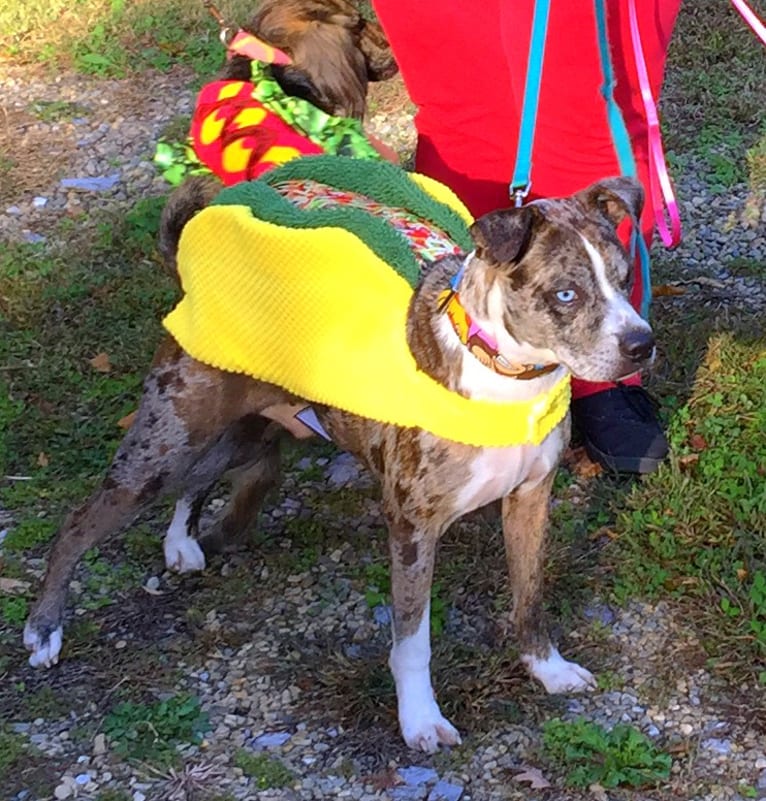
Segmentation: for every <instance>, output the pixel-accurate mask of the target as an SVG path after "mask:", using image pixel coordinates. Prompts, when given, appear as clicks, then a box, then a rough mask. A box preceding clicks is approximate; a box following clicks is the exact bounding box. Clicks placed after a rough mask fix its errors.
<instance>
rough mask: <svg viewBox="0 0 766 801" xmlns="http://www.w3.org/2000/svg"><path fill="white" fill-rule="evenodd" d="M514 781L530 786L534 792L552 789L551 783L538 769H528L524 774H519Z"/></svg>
mask: <svg viewBox="0 0 766 801" xmlns="http://www.w3.org/2000/svg"><path fill="white" fill-rule="evenodd" d="M513 780H514V781H515V782H524V783H525V784H529V786H530V787H531V788H532V789H533V790H544V789H545V788H546V787H550V786H551V783H550V782H549V781H548V779H546V778H545V776H543V774H542V773H541V772H540V770H539V769H538V768H527V769H526V770H525V771H523V772H522V773H517V774H516V775H515V776H514V777H513Z"/></svg>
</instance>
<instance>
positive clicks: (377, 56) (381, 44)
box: [359, 20, 399, 81]
mask: <svg viewBox="0 0 766 801" xmlns="http://www.w3.org/2000/svg"><path fill="white" fill-rule="evenodd" d="M359 49H360V50H361V51H362V53H363V54H364V59H365V61H366V62H367V78H368V79H369V80H370V81H385V80H388V79H389V78H393V77H394V75H396V73H397V72H399V67H398V66H397V63H396V60H395V59H394V54H393V53H392V52H391V46H390V45H389V44H388V40H387V39H386V34H385V33H383V29H382V28H381V27H380V25H379V24H378V23H377V22H372V21H371V20H363V22H362V30H361V33H360V35H359Z"/></svg>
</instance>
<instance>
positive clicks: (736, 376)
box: [608, 334, 766, 683]
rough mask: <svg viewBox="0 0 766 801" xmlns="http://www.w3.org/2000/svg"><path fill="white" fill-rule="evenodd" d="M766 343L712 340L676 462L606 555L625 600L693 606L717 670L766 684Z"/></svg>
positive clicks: (683, 411) (623, 519)
mask: <svg viewBox="0 0 766 801" xmlns="http://www.w3.org/2000/svg"><path fill="white" fill-rule="evenodd" d="M764 430H766V346H765V345H764V342H763V340H748V339H737V338H736V337H734V336H733V335H732V334H718V335H714V336H713V337H712V338H711V340H710V342H709V345H708V351H707V355H706V358H705V361H704V364H703V365H702V366H701V367H700V368H699V371H698V374H697V378H696V381H695V384H694V388H693V392H692V395H691V397H690V399H689V400H688V402H687V403H685V404H684V405H682V406H681V407H680V408H679V409H678V411H677V412H676V413H675V414H674V415H673V417H672V419H671V424H670V428H669V438H670V441H671V445H672V450H673V454H672V456H671V459H670V460H669V462H668V463H667V464H666V465H664V466H663V467H662V468H661V469H660V470H659V471H658V472H657V473H655V474H653V475H651V476H648V477H647V478H646V479H645V480H644V481H642V482H641V483H639V484H637V485H636V486H635V487H634V489H633V491H632V492H631V493H630V494H629V495H628V496H627V498H626V499H625V503H624V508H623V509H622V510H621V511H620V513H619V514H618V517H617V521H616V525H615V530H616V532H617V534H618V539H617V540H616V541H615V542H614V543H613V544H612V546H611V547H610V549H609V557H608V558H609V561H610V563H611V564H612V566H613V568H614V571H615V574H614V579H613V581H614V593H615V596H616V597H617V599H618V600H620V601H624V600H626V599H628V598H631V597H636V596H638V597H644V598H654V599H656V598H661V597H666V598H668V597H669V598H674V599H677V600H678V601H679V602H680V603H684V604H687V605H688V606H689V607H690V609H693V612H692V613H691V615H692V619H694V620H695V621H696V623H697V626H698V628H699V630H700V631H701V632H703V633H704V645H705V647H706V648H707V650H708V652H709V654H710V657H711V659H712V660H713V662H715V660H718V659H721V660H725V662H726V663H727V665H729V669H731V665H732V663H734V664H736V665H737V668H736V671H737V672H740V673H745V674H747V673H750V674H751V675H750V677H751V678H758V679H759V680H760V681H761V682H763V683H766V582H765V580H764V577H765V576H766V471H765V470H764V465H766V438H764V435H763V432H764Z"/></svg>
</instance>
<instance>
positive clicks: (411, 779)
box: [397, 765, 439, 785]
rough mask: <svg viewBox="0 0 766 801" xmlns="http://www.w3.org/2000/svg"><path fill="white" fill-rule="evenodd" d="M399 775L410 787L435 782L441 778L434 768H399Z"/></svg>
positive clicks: (414, 766)
mask: <svg viewBox="0 0 766 801" xmlns="http://www.w3.org/2000/svg"><path fill="white" fill-rule="evenodd" d="M397 773H398V774H399V775H400V776H401V777H402V779H404V782H405V784H410V785H414V784H426V783H427V782H435V781H436V780H437V779H438V778H439V774H438V773H437V772H436V771H435V770H434V769H433V768H422V767H419V766H418V765H412V766H411V767H409V768H399V770H398V771H397Z"/></svg>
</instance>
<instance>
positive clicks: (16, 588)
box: [0, 578, 32, 594]
mask: <svg viewBox="0 0 766 801" xmlns="http://www.w3.org/2000/svg"><path fill="white" fill-rule="evenodd" d="M31 586H32V585H31V583H30V582H28V581H22V580H21V579H15V578H0V592H4V593H10V594H13V593H15V592H26V591H27V590H28V589H29V588H30V587H31Z"/></svg>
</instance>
